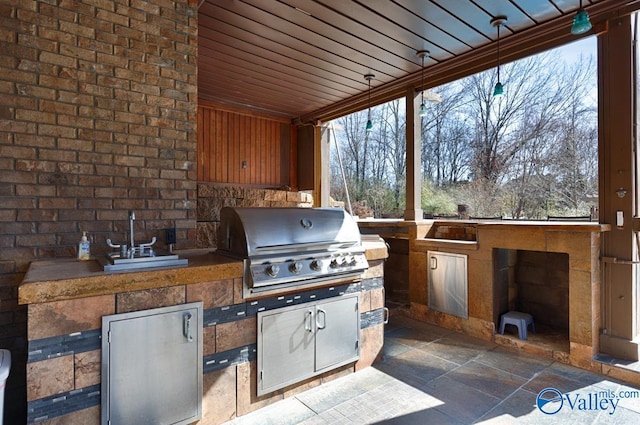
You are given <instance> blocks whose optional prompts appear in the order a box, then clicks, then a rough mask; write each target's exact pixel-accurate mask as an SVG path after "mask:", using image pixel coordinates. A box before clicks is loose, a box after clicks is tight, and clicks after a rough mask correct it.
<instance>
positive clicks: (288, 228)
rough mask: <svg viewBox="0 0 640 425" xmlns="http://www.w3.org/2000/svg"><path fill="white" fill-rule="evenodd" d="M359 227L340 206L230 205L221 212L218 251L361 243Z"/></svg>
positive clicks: (273, 251)
mask: <svg viewBox="0 0 640 425" xmlns="http://www.w3.org/2000/svg"><path fill="white" fill-rule="evenodd" d="M360 244H361V241H360V230H359V229H358V224H357V223H356V221H355V220H354V219H353V217H351V216H350V215H349V214H347V212H346V211H344V210H342V209H337V208H230V207H225V208H223V209H222V210H221V212H220V227H219V229H218V250H222V251H226V252H227V253H229V254H232V255H235V256H238V257H241V258H251V257H262V256H275V255H283V254H284V253H287V252H292V251H296V252H301V251H327V250H332V249H344V248H348V247H354V246H360Z"/></svg>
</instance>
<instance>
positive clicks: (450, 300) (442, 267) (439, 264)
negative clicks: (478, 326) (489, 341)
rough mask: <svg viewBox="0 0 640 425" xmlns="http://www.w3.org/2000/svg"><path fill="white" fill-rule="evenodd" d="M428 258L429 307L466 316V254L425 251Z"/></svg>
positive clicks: (464, 317) (462, 316)
mask: <svg viewBox="0 0 640 425" xmlns="http://www.w3.org/2000/svg"><path fill="white" fill-rule="evenodd" d="M427 256H428V258H429V265H428V267H429V273H428V277H429V308H431V309H433V310H437V311H441V312H443V313H449V314H452V315H454V316H458V317H461V318H463V319H466V318H468V316H469V315H468V311H467V306H468V300H467V256H466V255H462V254H450V253H446V252H433V251H429V252H428V253H427Z"/></svg>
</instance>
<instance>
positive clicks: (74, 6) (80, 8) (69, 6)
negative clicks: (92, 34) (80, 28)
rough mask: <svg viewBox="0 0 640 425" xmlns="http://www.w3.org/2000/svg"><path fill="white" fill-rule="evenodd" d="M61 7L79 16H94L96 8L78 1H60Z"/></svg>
mask: <svg viewBox="0 0 640 425" xmlns="http://www.w3.org/2000/svg"><path fill="white" fill-rule="evenodd" d="M59 7H61V8H62V9H66V10H71V11H74V12H77V13H79V14H80V15H79V16H83V15H93V14H94V13H95V8H94V7H93V6H91V5H89V4H85V2H83V1H78V0H60V4H59ZM92 28H93V27H92Z"/></svg>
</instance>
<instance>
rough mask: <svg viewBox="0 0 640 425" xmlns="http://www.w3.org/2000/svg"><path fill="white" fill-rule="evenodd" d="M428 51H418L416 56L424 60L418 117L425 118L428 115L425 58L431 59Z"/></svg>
mask: <svg viewBox="0 0 640 425" xmlns="http://www.w3.org/2000/svg"><path fill="white" fill-rule="evenodd" d="M429 54H430V53H429V51H428V50H418V51H417V52H416V56H418V57H419V58H420V59H422V69H421V70H420V99H421V102H420V109H418V115H420V116H421V117H424V116H425V115H427V106H426V105H425V104H424V58H425V57H429Z"/></svg>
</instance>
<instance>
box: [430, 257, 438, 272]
mask: <svg viewBox="0 0 640 425" xmlns="http://www.w3.org/2000/svg"><path fill="white" fill-rule="evenodd" d="M430 260H431V270H435V269H437V268H438V258H437V257H431V258H430Z"/></svg>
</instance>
